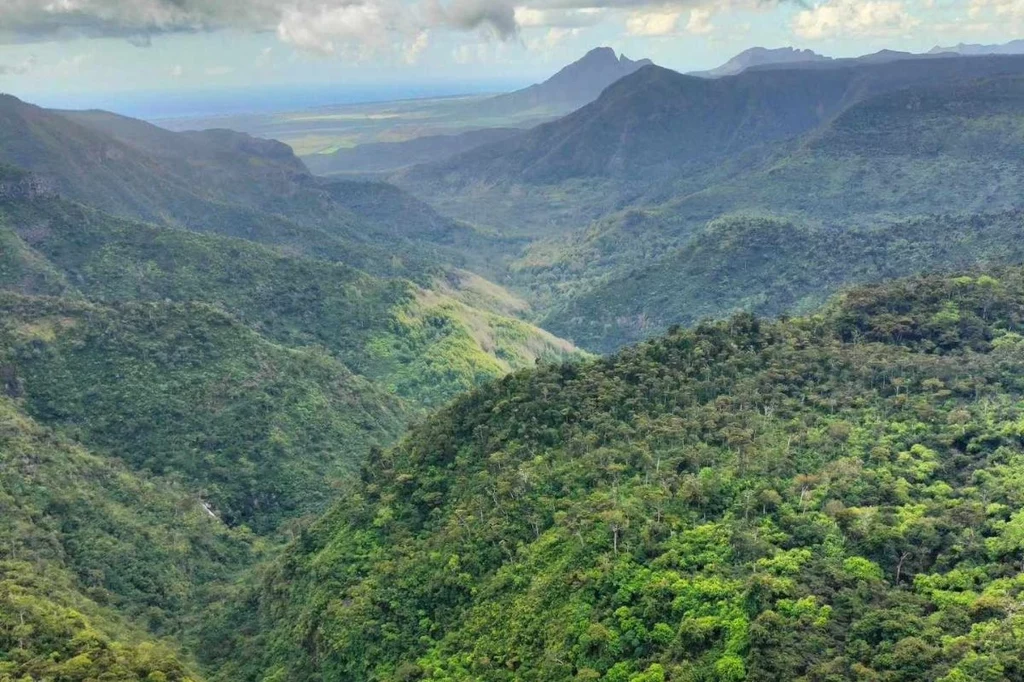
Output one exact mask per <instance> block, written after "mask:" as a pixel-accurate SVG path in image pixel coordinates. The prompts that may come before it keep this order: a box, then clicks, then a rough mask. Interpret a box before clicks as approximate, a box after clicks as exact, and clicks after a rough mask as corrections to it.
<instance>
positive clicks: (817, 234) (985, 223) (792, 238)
mask: <svg viewBox="0 0 1024 682" xmlns="http://www.w3.org/2000/svg"><path fill="white" fill-rule="evenodd" d="M640 224H641V225H642V224H643V221H642V220H641V221H640ZM656 242H657V240H656V239H652V240H651V243H649V244H648V247H649V248H650V249H651V250H652V251H654V250H657V248H658V246H657V244H656ZM1022 244H1024V214H1022V213H1021V211H1019V210H1012V211H1006V212H1002V213H994V214H982V215H944V216H931V217H921V218H913V219H905V220H895V221H894V220H884V219H879V220H878V221H877V222H874V224H873V225H872V226H870V227H865V228H862V227H854V226H845V225H828V226H826V225H822V224H807V223H805V222H798V220H797V219H787V220H783V219H776V218H764V217H756V216H743V215H739V216H729V217H726V218H720V219H718V220H714V221H711V222H710V223H708V224H707V225H706V226H705V227H704V228H702V229H700V230H699V231H698V232H697V233H696V234H695V235H693V236H692V237H691V238H690V240H689V241H688V242H687V243H686V245H685V246H683V247H677V248H675V249H667V250H666V252H665V253H664V255H660V256H656V257H652V258H651V259H650V260H645V259H644V258H643V255H647V254H643V255H640V254H635V253H632V254H631V253H629V252H628V247H625V246H623V248H621V249H618V250H613V251H612V252H611V253H614V254H615V255H614V256H611V255H610V257H609V261H612V260H613V259H614V260H615V261H616V262H614V263H613V262H607V263H606V264H605V265H607V266H608V268H609V269H612V268H614V270H615V271H616V273H617V274H616V275H615V276H611V277H605V278H599V277H594V276H593V275H592V279H589V280H584V281H582V282H581V281H580V278H579V277H578V275H574V274H573V269H572V268H571V267H570V266H569V264H567V263H563V264H561V267H558V268H551V269H546V268H545V269H543V270H541V271H540V272H537V273H535V274H537V280H536V283H535V285H536V287H537V290H538V291H542V290H546V291H545V293H544V296H546V297H550V299H551V300H553V301H555V302H554V303H553V304H552V306H551V310H550V311H549V312H548V313H547V315H546V318H545V319H544V320H543V321H542V323H541V324H542V325H543V326H544V327H545V328H548V329H550V330H551V331H553V332H554V333H556V334H558V335H560V336H563V337H565V338H571V339H573V340H574V341H575V342H577V343H579V344H580V345H581V346H583V347H586V348H593V349H599V350H612V349H615V348H618V347H620V346H623V345H626V344H628V343H635V342H637V341H639V340H641V339H643V338H646V337H647V336H650V335H651V334H653V333H657V332H662V331H664V330H665V329H667V328H668V327H669V326H671V325H673V324H683V325H693V324H695V323H697V322H699V321H700V320H702V319H707V318H722V317H726V316H728V315H731V314H733V313H735V312H739V311H747V312H753V313H756V314H758V315H763V316H773V317H774V316H777V315H781V314H784V313H788V314H799V313H807V312H811V311H813V310H815V309H817V308H818V307H819V306H821V305H822V304H823V303H824V302H825V301H826V300H827V299H828V297H829V296H831V295H832V294H834V293H835V292H837V291H839V290H841V289H843V288H845V287H849V286H851V285H855V284H863V283H867V282H879V281H884V280H888V279H894V278H898V277H900V276H903V275H907V274H911V273H922V272H939V271H949V270H954V269H964V268H970V267H978V266H986V265H994V264H1004V265H1005V264H1017V263H1022V262H1024V249H1022V246H1021V245H1022ZM637 256H639V257H637ZM574 259H575V256H574ZM618 273H621V274H618ZM595 274H596V273H595ZM524 276H525V272H524Z"/></svg>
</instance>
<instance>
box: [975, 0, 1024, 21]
mask: <svg viewBox="0 0 1024 682" xmlns="http://www.w3.org/2000/svg"><path fill="white" fill-rule="evenodd" d="M986 14H993V15H995V16H996V17H1002V18H1004V19H1005V18H1009V19H1022V18H1024V0H971V2H970V7H969V8H968V15H969V16H970V17H971V18H972V19H978V18H980V17H983V16H985V15H986Z"/></svg>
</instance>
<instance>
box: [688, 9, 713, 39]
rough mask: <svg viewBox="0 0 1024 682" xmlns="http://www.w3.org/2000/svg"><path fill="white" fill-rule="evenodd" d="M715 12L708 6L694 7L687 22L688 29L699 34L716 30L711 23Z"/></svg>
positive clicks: (707, 33) (703, 34)
mask: <svg viewBox="0 0 1024 682" xmlns="http://www.w3.org/2000/svg"><path fill="white" fill-rule="evenodd" d="M712 16H714V12H713V11H712V10H711V9H709V8H707V7H694V8H693V9H691V10H690V19H689V21H687V22H686V30H687V31H689V32H690V33H692V34H694V35H698V36H706V35H709V34H710V33H712V32H713V31H714V30H715V26H714V24H712V23H711V17H712Z"/></svg>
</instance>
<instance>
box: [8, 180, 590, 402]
mask: <svg viewBox="0 0 1024 682" xmlns="http://www.w3.org/2000/svg"><path fill="white" fill-rule="evenodd" d="M4 225H6V226H8V229H9V230H13V231H14V232H16V233H17V235H19V236H20V237H21V239H20V240H19V239H18V237H17V236H15V235H14V234H12V232H10V231H8V230H4V229H2V226H4ZM41 226H45V227H41ZM422 229H423V230H424V231H426V230H427V229H428V228H427V227H424V228H422ZM0 240H4V243H9V244H10V245H11V248H10V249H4V252H3V255H2V256H0V287H3V288H8V289H14V290H16V291H21V292H24V293H49V294H57V293H66V294H68V295H82V296H85V297H87V298H88V299H90V300H94V301H98V302H103V303H114V302H124V301H155V302H162V301H176V302H192V301H197V302H205V303H209V304H211V305H216V306H218V307H220V308H222V309H223V310H225V311H229V312H230V313H231V314H232V315H233V316H235V317H237V318H238V319H239V320H241V321H242V322H244V323H246V324H247V325H249V326H250V327H252V328H253V329H255V330H256V331H257V332H259V333H260V334H262V335H263V336H266V337H268V338H270V339H272V340H274V341H276V342H278V343H282V344H285V345H288V346H292V347H301V346H309V345H314V344H315V345H318V346H322V347H323V348H325V349H327V350H328V351H329V352H330V353H331V354H333V355H335V356H336V357H338V358H339V359H340V360H341V361H342V362H343V363H344V364H345V365H346V366H348V367H350V368H351V369H353V370H354V371H355V372H357V373H359V374H362V375H363V376H365V377H367V378H369V379H370V380H372V381H374V382H377V383H379V384H380V385H381V386H383V387H385V390H387V391H389V392H393V393H396V394H397V395H399V396H400V397H402V398H405V399H408V400H409V401H411V402H412V403H413V404H414V405H415V406H424V405H440V404H443V403H444V402H446V401H447V400H449V399H451V398H452V397H454V396H455V395H456V394H458V393H459V392H462V391H465V390H467V389H469V388H471V387H473V386H475V385H478V384H479V383H481V382H482V381H484V380H487V379H492V378H497V377H499V376H501V375H502V374H504V373H505V372H507V371H509V370H511V369H518V368H521V367H526V366H529V365H532V364H533V363H534V362H535V361H536V360H537V359H544V360H557V359H560V358H563V357H566V356H567V355H570V354H572V353H573V352H575V351H574V349H573V348H572V347H571V346H569V345H568V344H566V343H564V342H562V341H560V340H558V339H555V338H554V337H551V336H550V335H549V334H546V333H544V332H542V331H541V330H539V329H537V328H535V327H532V326H530V325H528V324H526V323H523V322H519V321H518V320H515V319H514V318H512V317H510V315H514V314H519V313H521V312H522V310H516V308H515V306H514V305H512V306H510V305H508V304H507V293H503V292H501V290H500V288H498V287H495V286H493V285H491V286H490V289H493V290H494V291H495V292H496V293H494V294H492V295H490V296H481V295H478V294H477V293H476V292H474V290H473V288H472V287H473V286H474V285H475V286H476V288H480V286H481V284H480V283H483V285H484V286H485V285H486V281H485V280H481V279H480V278H478V277H476V278H474V277H472V276H470V275H459V274H458V273H453V274H451V275H449V276H446V277H444V278H439V279H438V280H432V281H431V282H429V283H428V284H427V286H428V287H429V289H423V288H420V287H418V286H416V285H414V284H413V283H411V282H408V281H404V280H388V279H381V278H377V277H372V276H370V275H367V274H365V273H363V272H360V271H358V270H354V269H352V268H350V267H347V266H344V265H341V264H336V263H330V262H326V261H318V260H313V259H309V258H302V257H298V256H290V255H283V254H281V253H278V252H276V251H273V250H270V249H268V248H266V247H264V246H262V245H259V244H254V243H252V242H248V241H242V240H237V239H227V238H223V237H216V236H212V235H210V236H204V235H199V234H195V233H191V232H187V231H183V230H172V229H166V228H159V227H155V226H150V225H143V224H139V223H135V222H132V221H129V220H124V219H118V218H112V217H111V216H108V215H106V214H103V213H100V212H97V211H94V210H91V209H88V208H86V207H83V206H80V205H77V204H73V203H69V202H65V201H61V200H59V199H56V198H52V197H49V198H40V199H34V200H31V201H15V202H7V203H2V202H0ZM463 280H466V281H467V282H469V283H470V284H469V285H464V284H463V283H462V281H463ZM69 282H70V283H73V285H72V284H68V283H69ZM502 297H504V298H505V299H506V300H503V298H502ZM491 310H497V311H499V312H500V313H501V314H498V313H492V312H489V311H491Z"/></svg>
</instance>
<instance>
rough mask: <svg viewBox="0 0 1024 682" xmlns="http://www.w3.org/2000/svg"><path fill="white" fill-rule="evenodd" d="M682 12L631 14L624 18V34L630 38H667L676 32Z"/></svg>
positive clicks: (661, 11)
mask: <svg viewBox="0 0 1024 682" xmlns="http://www.w3.org/2000/svg"><path fill="white" fill-rule="evenodd" d="M682 16H683V12H682V10H675V11H673V10H658V11H653V12H633V13H632V14H630V15H629V17H627V18H626V33H628V34H629V35H631V36H667V35H671V34H673V33H675V32H676V27H677V25H678V24H679V19H680V17H682Z"/></svg>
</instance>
